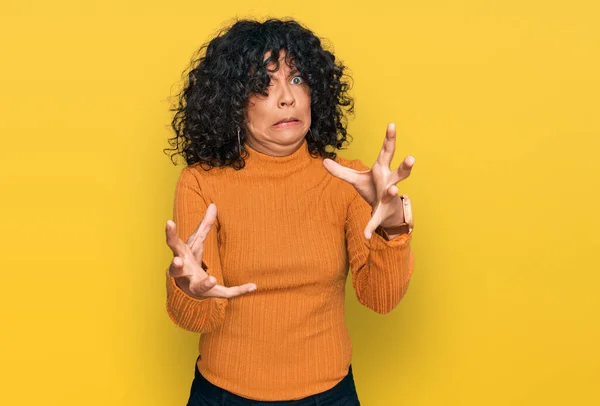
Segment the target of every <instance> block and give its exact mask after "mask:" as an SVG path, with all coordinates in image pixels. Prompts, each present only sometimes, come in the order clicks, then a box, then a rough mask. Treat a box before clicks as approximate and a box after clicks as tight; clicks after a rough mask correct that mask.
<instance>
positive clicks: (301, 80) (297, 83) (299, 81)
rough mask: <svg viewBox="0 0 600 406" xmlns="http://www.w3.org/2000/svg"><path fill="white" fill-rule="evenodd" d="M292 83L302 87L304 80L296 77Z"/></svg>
mask: <svg viewBox="0 0 600 406" xmlns="http://www.w3.org/2000/svg"><path fill="white" fill-rule="evenodd" d="M290 83H291V84H292V85H301V84H302V83H304V79H302V76H294V77H293V78H292V80H291V81H290Z"/></svg>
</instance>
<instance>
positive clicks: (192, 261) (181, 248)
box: [165, 203, 256, 299]
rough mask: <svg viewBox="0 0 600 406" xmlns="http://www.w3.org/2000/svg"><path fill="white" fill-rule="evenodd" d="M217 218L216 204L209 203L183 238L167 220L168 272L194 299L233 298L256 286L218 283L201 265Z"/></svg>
mask: <svg viewBox="0 0 600 406" xmlns="http://www.w3.org/2000/svg"><path fill="white" fill-rule="evenodd" d="M216 219H217V206H215V205H214V204H212V203H211V204H210V205H209V206H208V208H207V209H206V214H205V215H204V218H203V219H202V221H201V222H200V225H198V228H196V230H195V231H194V232H193V233H192V235H190V237H189V238H188V240H187V242H185V243H184V242H183V241H182V240H181V239H180V238H179V236H178V235H177V231H176V228H175V227H176V226H175V223H174V222H173V221H172V220H169V221H167V227H166V230H165V232H166V234H167V245H168V246H169V248H171V251H173V260H172V261H171V265H170V266H169V275H171V276H172V277H173V278H175V283H176V284H177V286H179V288H180V289H181V290H183V291H184V292H185V293H186V294H188V295H189V296H192V297H194V298H197V299H203V298H207V297H220V298H228V299H229V298H232V297H236V296H240V295H244V294H246V293H250V292H252V291H254V290H256V285H255V284H253V283H246V284H244V285H241V286H233V287H229V288H227V287H225V286H221V285H217V279H216V278H215V277H214V276H209V275H208V274H207V273H206V271H205V270H204V269H202V266H201V264H202V254H203V253H204V240H205V239H206V236H207V235H208V232H209V231H210V229H211V228H212V226H213V225H214V224H215V221H216Z"/></svg>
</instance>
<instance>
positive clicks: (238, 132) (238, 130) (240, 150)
mask: <svg viewBox="0 0 600 406" xmlns="http://www.w3.org/2000/svg"><path fill="white" fill-rule="evenodd" d="M237 136H238V153H239V154H240V155H241V154H242V142H241V141H240V127H238V128H237Z"/></svg>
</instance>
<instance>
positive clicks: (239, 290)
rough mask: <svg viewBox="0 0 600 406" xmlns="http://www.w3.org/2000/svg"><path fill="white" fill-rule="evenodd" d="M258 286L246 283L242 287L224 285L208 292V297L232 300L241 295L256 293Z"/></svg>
mask: <svg viewBox="0 0 600 406" xmlns="http://www.w3.org/2000/svg"><path fill="white" fill-rule="evenodd" d="M255 290H256V285H255V284H254V283H246V284H244V285H240V286H232V287H225V286H222V285H216V286H215V287H214V288H213V289H211V290H210V292H206V296H207V297H221V298H227V299H231V298H232V297H237V296H241V295H246V294H248V293H251V292H254V291H255Z"/></svg>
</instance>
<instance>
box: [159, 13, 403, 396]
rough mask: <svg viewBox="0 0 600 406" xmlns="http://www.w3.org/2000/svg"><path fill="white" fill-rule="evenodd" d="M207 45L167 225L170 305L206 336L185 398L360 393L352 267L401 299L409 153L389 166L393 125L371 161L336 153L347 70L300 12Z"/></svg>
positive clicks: (385, 305) (360, 283) (192, 77)
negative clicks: (350, 298)
mask: <svg viewBox="0 0 600 406" xmlns="http://www.w3.org/2000/svg"><path fill="white" fill-rule="evenodd" d="M201 51H205V54H204V55H203V56H202V57H200V58H198V59H197V60H196V61H195V62H193V64H192V68H191V70H190V72H189V75H188V82H187V83H186V86H185V87H184V90H183V91H182V93H181V94H180V96H179V104H178V107H177V108H175V111H176V113H175V117H174V119H173V128H174V129H175V132H176V136H175V137H174V138H172V139H171V140H170V143H171V145H172V146H173V147H174V150H175V154H180V155H182V156H183V157H184V158H185V159H186V162H187V164H188V166H187V167H186V168H184V169H183V170H182V172H181V175H180V177H179V180H178V182H177V186H176V193H175V203H174V222H173V221H168V222H167V226H166V234H167V244H168V245H169V247H170V248H171V250H172V251H173V254H174V257H173V260H172V263H171V265H170V267H169V271H168V274H167V312H168V314H169V316H170V317H171V319H172V320H173V322H174V323H175V324H177V325H178V326H180V327H182V328H184V329H186V330H189V331H193V332H197V333H201V336H200V342H199V353H200V355H199V357H198V359H197V361H196V373H195V378H194V381H193V383H192V388H191V393H190V399H189V403H188V405H224V404H228V405H229V404H231V405H250V404H259V403H260V402H261V401H263V402H274V403H283V402H285V403H286V404H290V405H315V404H317V405H342V404H344V405H359V404H360V403H359V400H358V396H357V393H356V388H355V385H354V380H353V376H352V368H351V365H350V361H351V351H352V348H351V343H350V339H349V336H348V331H347V328H346V325H345V321H344V288H345V281H346V277H347V275H348V267H349V266H350V267H351V269H352V283H353V287H354V290H355V292H356V295H357V297H358V300H359V301H360V302H361V303H362V304H363V305H365V306H368V307H369V308H371V309H373V310H374V311H376V312H378V313H387V312H389V311H391V310H392V309H393V308H394V307H395V306H396V305H397V304H398V302H399V301H400V300H401V299H402V297H403V296H404V294H405V292H406V289H407V287H408V284H409V280H410V276H411V274H412V270H413V258H412V253H411V251H410V244H409V243H410V239H411V236H412V235H411V234H410V232H411V231H412V219H411V215H410V201H409V200H408V198H407V197H406V196H405V195H402V196H399V195H398V188H397V187H396V186H395V185H396V183H398V182H399V181H401V180H403V179H405V178H406V177H408V176H409V174H410V171H411V168H412V166H413V164H414V158H412V157H407V158H406V159H405V160H404V161H403V163H402V164H401V166H400V167H399V168H398V169H397V170H394V171H391V170H390V162H391V160H392V155H393V153H394V149H395V128H394V126H393V124H391V125H389V126H388V129H387V133H386V136H385V140H384V144H383V149H382V150H381V153H380V155H379V157H378V159H377V161H376V162H375V164H374V165H373V167H372V168H368V167H366V166H365V165H363V164H362V163H361V162H360V161H359V160H345V159H342V158H340V157H337V155H336V154H335V153H334V152H333V151H334V150H335V149H340V148H341V147H342V146H343V144H344V143H345V142H346V141H347V132H346V120H345V114H346V113H352V111H353V101H352V99H351V98H350V97H349V96H348V94H347V90H348V84H347V82H346V81H345V80H344V66H343V65H342V64H340V63H339V62H336V61H335V57H334V55H333V54H332V53H331V52H329V51H327V50H325V49H323V47H322V46H321V42H320V40H319V39H318V38H317V37H316V36H315V35H314V34H313V33H312V32H311V31H309V30H308V29H306V28H304V27H302V26H301V25H299V24H298V23H297V22H295V21H293V20H288V21H281V20H268V21H265V22H262V23H261V22H258V21H249V20H242V21H238V22H236V23H235V24H233V25H232V26H231V27H229V28H228V29H227V30H224V31H223V32H221V33H220V34H219V35H217V36H216V37H215V38H214V39H212V40H211V41H210V42H209V43H208V45H207V46H205V47H203V48H201ZM217 210H218V214H217ZM184 241H186V242H185V243H184Z"/></svg>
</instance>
